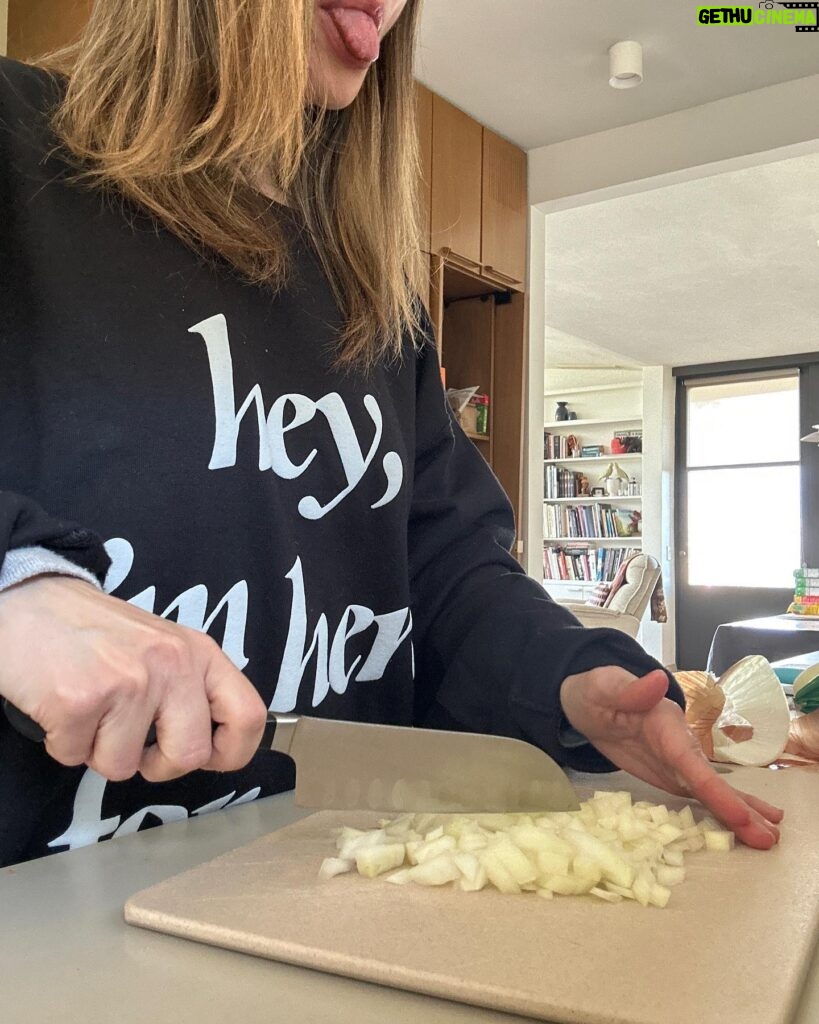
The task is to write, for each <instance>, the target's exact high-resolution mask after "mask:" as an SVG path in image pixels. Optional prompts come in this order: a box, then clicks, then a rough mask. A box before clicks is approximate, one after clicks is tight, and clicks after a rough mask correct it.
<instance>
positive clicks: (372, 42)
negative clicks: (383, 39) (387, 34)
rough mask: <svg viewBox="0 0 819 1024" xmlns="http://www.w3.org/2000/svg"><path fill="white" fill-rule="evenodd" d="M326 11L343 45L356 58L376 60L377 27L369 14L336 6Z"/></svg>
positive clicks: (377, 47)
mask: <svg viewBox="0 0 819 1024" xmlns="http://www.w3.org/2000/svg"><path fill="white" fill-rule="evenodd" d="M328 13H329V14H330V17H331V18H332V19H333V22H334V23H335V26H336V28H337V29H338V32H339V35H340V36H341V38H342V40H343V41H344V45H345V46H346V47H347V49H348V50H349V51H350V53H351V54H352V56H353V57H355V58H356V60H366V61H370V62H372V61H374V60H378V51H379V41H378V29H377V28H376V27H375V22H374V21H373V19H372V18H371V17H370V16H369V14H365V13H364V11H354V10H351V9H350V8H349V7H347V8H344V7H336V8H334V9H333V10H331V11H329V12H328Z"/></svg>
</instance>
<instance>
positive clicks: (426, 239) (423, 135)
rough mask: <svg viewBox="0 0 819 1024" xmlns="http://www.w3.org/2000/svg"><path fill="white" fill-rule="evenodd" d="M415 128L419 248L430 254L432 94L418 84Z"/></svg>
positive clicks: (416, 86) (416, 84)
mask: <svg viewBox="0 0 819 1024" xmlns="http://www.w3.org/2000/svg"><path fill="white" fill-rule="evenodd" d="M415 126H416V129H417V132H418V149H419V151H420V157H421V179H420V181H419V182H418V193H419V195H418V205H419V207H420V213H421V248H422V249H423V251H424V252H432V246H431V244H430V227H429V217H430V206H431V200H432V93H431V92H430V91H429V89H427V88H426V86H423V85H421V83H420V82H416V83H415Z"/></svg>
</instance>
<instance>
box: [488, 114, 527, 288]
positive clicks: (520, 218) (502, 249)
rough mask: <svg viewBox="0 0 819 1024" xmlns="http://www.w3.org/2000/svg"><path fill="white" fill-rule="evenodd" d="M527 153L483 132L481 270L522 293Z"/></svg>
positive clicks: (524, 262)
mask: <svg viewBox="0 0 819 1024" xmlns="http://www.w3.org/2000/svg"><path fill="white" fill-rule="evenodd" d="M526 178H527V167H526V153H525V152H524V151H523V150H522V149H519V148H518V147H517V146H515V145H513V144H512V143H511V142H507V140H506V139H503V138H501V136H500V135H496V134H495V133H494V132H491V131H490V130H489V129H488V128H484V130H483V162H482V185H481V267H482V273H483V274H484V276H486V277H492V278H493V279H495V280H498V281H499V282H500V283H501V284H505V285H507V286H508V287H510V288H516V289H518V290H520V291H522V290H523V289H524V281H525V280H526V226H527V219H528V218H527V211H528V197H527V181H526Z"/></svg>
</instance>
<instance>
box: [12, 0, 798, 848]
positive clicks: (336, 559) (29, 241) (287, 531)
mask: <svg viewBox="0 0 819 1024" xmlns="http://www.w3.org/2000/svg"><path fill="white" fill-rule="evenodd" d="M418 9H419V5H418V4H417V3H415V2H413V0H409V2H406V0H317V2H315V3H314V2H313V0H300V2H297V0H288V2H286V3H285V2H282V0H278V2H277V0H268V2H260V3H252V4H251V3H247V2H244V0H204V2H203V0H106V2H105V3H104V4H97V5H96V8H95V10H94V13H93V16H92V19H91V23H90V25H89V27H88V30H87V32H86V33H85V35H84V37H83V39H82V40H81V41H80V43H79V44H78V45H77V47H76V48H74V49H73V50H71V51H68V52H66V53H64V54H61V55H58V57H57V58H55V59H54V60H53V61H52V68H53V71H54V73H48V72H47V71H45V70H42V69H36V68H29V67H24V66H21V65H17V64H13V63H10V62H4V63H3V65H2V79H0V129H1V130H0V207H2V215H3V218H4V224H5V225H6V227H5V228H4V231H3V234H2V239H0V388H2V394H0V486H2V488H3V493H2V496H1V497H2V500H0V517H2V525H3V529H2V532H0V536H2V537H3V538H4V548H3V551H2V552H0V553H1V554H4V555H5V558H4V562H3V568H2V576H1V577H0V587H2V592H1V593H0V651H2V659H0V694H2V696H3V697H5V698H6V699H7V700H9V701H10V702H11V703H13V704H15V705H17V706H18V707H19V708H20V709H22V710H23V711H24V712H26V713H27V714H29V715H30V716H31V717H32V718H34V719H35V720H36V721H37V722H38V723H39V724H40V725H41V726H42V727H43V729H44V730H45V732H46V735H47V739H46V744H45V747H44V748H43V747H40V746H36V745H34V744H32V743H31V742H29V741H27V740H25V739H23V738H22V737H21V736H20V735H19V734H17V733H16V732H15V731H14V730H13V729H11V727H10V726H9V725H8V723H6V722H5V721H3V722H2V723H0V801H2V806H0V822H2V831H1V832H0V835H2V839H0V861H2V862H3V863H12V862H14V861H19V860H23V859H25V858H30V857H36V856H40V855H43V854H45V853H48V852H53V851H57V850H63V849H71V848H74V847H76V846H81V845H83V844H85V843H91V842H96V841H99V840H101V839H105V838H109V837H111V836H115V835H123V834H127V833H129V832H133V831H136V830H138V829H140V828H143V827H147V826H149V825H153V824H158V823H161V822H164V821H169V820H174V819H176V818H182V817H186V816H188V815H190V814H201V813H204V812H205V811H209V810H214V809H217V808H220V807H223V806H225V805H227V804H230V803H236V802H240V801H245V800H250V799H253V798H254V797H256V796H258V795H265V794H269V793H273V792H276V791H279V790H281V789H283V788H287V787H289V786H291V785H292V781H293V779H292V765H291V764H290V762H289V761H288V760H286V759H284V758H281V757H279V756H278V755H276V754H273V753H270V752H265V753H256V746H257V744H258V742H259V737H260V734H261V730H262V726H263V721H264V716H265V709H266V707H269V708H271V709H273V710H274V711H293V710H295V711H297V712H302V713H307V712H313V713H316V714H319V715H322V716H327V717H337V718H347V719H359V720H365V721H383V722H393V723H404V724H410V723H415V724H427V725H435V726H439V727H451V728H466V729H471V730H475V731H490V732H497V733H505V734H508V735H513V736H520V737H523V738H525V739H528V740H530V741H531V742H534V743H537V744H539V745H540V746H541V747H542V748H543V749H545V750H547V751H548V752H549V753H550V754H552V755H553V756H555V757H556V758H558V759H559V760H560V761H561V762H562V763H564V764H567V765H571V766H574V767H578V768H585V769H592V770H606V769H609V768H611V762H613V763H614V764H617V765H620V766H622V767H624V768H626V769H628V770H630V771H633V772H634V773H635V774H637V775H640V776H642V777H643V778H645V779H648V780H649V781H651V782H654V783H657V784H658V785H660V786H663V787H664V788H666V789H668V790H671V791H672V792H687V793H693V794H694V795H696V796H697V797H699V798H700V799H701V800H703V802H704V803H706V804H707V805H708V806H709V807H710V808H711V809H712V810H713V811H714V812H715V813H716V814H717V815H718V816H719V817H720V818H721V819H722V820H723V821H724V822H725V823H726V824H727V825H728V826H729V827H731V828H733V829H734V830H735V831H736V832H737V834H738V835H739V837H740V838H741V839H743V840H744V841H745V842H747V843H749V844H751V845H753V846H758V847H762V848H767V847H769V846H771V845H772V844H773V843H774V842H776V840H777V838H778V831H777V828H776V822H778V821H779V819H780V817H781V814H780V812H778V811H777V810H776V809H774V808H771V807H769V806H768V805H767V804H764V803H763V802H761V801H759V800H756V799H754V798H752V797H743V796H742V795H740V794H737V793H735V792H734V791H733V790H732V789H731V788H730V787H729V786H728V785H727V784H725V783H724V782H723V781H722V780H721V779H720V778H719V777H718V776H717V775H715V774H714V772H713V771H712V770H711V768H710V767H709V766H708V764H707V762H706V761H705V760H704V758H703V757H702V754H701V753H700V752H699V751H698V749H697V747H696V743H695V741H694V740H693V738H692V737H691V735H690V733H689V732H688V730H687V729H686V727H685V723H684V718H683V715H682V712H681V710H680V707H679V706H678V705H679V704H680V703H681V697H680V694H679V691H678V690H677V688H676V686H675V685H674V684H673V683H672V684H671V685H670V684H669V679H668V677H667V676H666V675H665V673H664V672H663V671H662V670H660V669H659V667H658V666H657V665H656V663H655V662H653V661H652V659H650V658H649V657H648V656H647V655H646V654H645V653H644V652H643V651H642V650H641V649H640V648H639V647H638V646H637V645H636V644H635V643H633V642H632V641H631V640H629V639H628V638H627V637H625V636H624V635H623V634H620V633H617V632H614V631H608V630H584V629H582V628H580V627H579V626H578V624H577V623H576V621H575V620H574V619H573V617H572V616H571V615H570V614H569V613H568V612H567V611H566V610H565V609H562V608H560V607H559V606H557V605H555V604H553V603H552V602H550V601H549V600H548V598H547V597H546V595H545V594H544V593H543V591H542V589H541V588H540V587H539V586H538V585H537V584H536V583H535V582H534V581H532V580H529V579H527V578H526V577H525V576H524V575H523V573H522V572H521V570H520V567H519V566H518V565H517V563H516V562H515V561H514V559H512V557H511V556H510V555H509V552H508V549H509V545H510V543H511V540H512V538H513V524H512V521H511V515H510V510H509V507H508V503H507V502H506V500H505V499H504V497H503V495H502V493H501V492H500V489H499V488H498V485H497V483H496V481H495V480H494V478H493V477H492V475H491V473H489V471H488V470H487V468H486V466H485V463H484V462H483V460H482V459H481V457H480V455H478V454H477V452H476V451H475V449H474V447H473V446H472V445H471V444H470V442H469V441H468V440H466V439H465V437H464V436H463V434H462V433H461V431H460V430H459V429H458V428H457V427H456V426H455V425H454V424H453V422H452V419H451V417H450V415H449V412H448V409H447V406H446V402H445V399H444V396H443V393H442V389H441V385H440V377H439V369H438V366H437V364H436V358H435V350H434V346H433V345H432V344H431V343H430V336H429V335H430V332H429V325H428V322H427V320H426V318H425V317H424V315H423V313H422V312H421V311H420V309H419V307H418V305H417V304H416V303H415V301H414V299H413V293H412V290H411V288H410V284H409V281H410V278H411V272H412V268H411V262H412V254H413V253H415V252H417V250H418V244H417V231H416V221H415V215H414V212H413V210H414V207H413V202H412V195H413V187H414V180H415V177H416V159H415V157H416V154H415V143H414V135H413V130H412V116H413V115H412V102H413V101H412V88H411V84H412V82H411V65H412V43H413V37H414V33H415V27H416V23H417V19H418V13H419V10H418ZM101 540H102V541H104V542H105V546H104V548H103V546H102V543H101ZM103 581H104V583H105V591H104V592H103V591H102V590H101V589H99V584H100V583H102V582H103ZM208 634H212V635H213V636H214V637H216V638H218V640H219V643H218V644H217V643H216V641H215V640H212V639H210V638H209V636H208ZM637 677H640V678H637ZM666 691H668V693H669V697H666V696H665V695H666ZM212 722H215V723H217V725H218V727H217V728H216V730H215V732H213V733H212V731H211V723H212ZM151 723H155V725H156V730H157V742H156V743H155V744H153V745H151V746H149V747H148V748H147V749H144V748H143V745H144V740H145V736H146V733H147V731H148V729H149V727H150V725H151Z"/></svg>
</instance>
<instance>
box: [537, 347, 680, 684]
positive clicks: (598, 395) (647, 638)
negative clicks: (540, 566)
mask: <svg viewBox="0 0 819 1024" xmlns="http://www.w3.org/2000/svg"><path fill="white" fill-rule="evenodd" d="M674 383H675V382H674V380H673V378H672V375H671V370H670V369H669V368H668V367H665V366H647V367H640V368H636V367H635V368H634V370H633V371H632V370H623V369H620V368H617V369H614V368H606V369H605V370H601V368H599V367H594V366H588V367H575V368H568V367H555V368H552V369H549V368H547V370H546V387H545V389H544V409H543V427H544V430H547V431H549V432H550V433H552V434H561V435H563V436H567V435H569V434H574V435H575V436H576V437H577V438H578V439H579V441H580V444H581V446H582V445H594V444H602V445H603V446H604V454H603V455H601V456H598V457H596V458H590V457H586V458H585V459H583V458H577V459H574V458H568V459H549V460H547V459H544V460H543V463H542V465H543V473H544V480H545V474H546V473H547V472H549V467H553V466H557V467H558V468H566V469H569V470H573V471H575V472H578V473H582V474H583V475H584V476H586V477H588V480H589V490H591V489H592V488H593V487H605V484H604V483H602V482H601V481H600V480H599V477H600V476H601V475H602V473H603V471H604V470H605V469H606V468H607V466H608V464H609V463H610V462H617V463H619V464H620V466H621V467H622V468H623V469H624V470H625V471H626V473H627V474H628V476H629V477H631V476H634V477H635V478H636V480H637V481H638V482H639V485H640V486H639V490H640V494H639V495H628V494H623V495H616V496H615V495H608V494H606V495H602V496H597V495H591V494H589V495H584V496H582V497H581V496H577V497H562V498H551V499H546V498H545V496H544V497H543V499H542V500H543V505H542V508H543V510H544V512H545V510H546V506H547V505H552V506H553V508H554V509H555V510H557V509H562V508H565V507H566V506H573V505H574V506H580V507H585V508H587V507H589V506H590V507H591V508H592V509H595V510H596V509H597V508H599V506H600V505H603V506H605V505H608V506H610V507H611V508H612V509H615V510H620V512H623V511H627V510H632V509H633V510H636V511H639V512H640V513H641V515H642V521H641V524H640V526H641V535H640V536H638V537H617V538H614V537H612V538H607V539H606V540H604V541H601V540H596V539H591V538H582V537H577V538H569V539H566V538H546V539H544V542H543V543H544V548H546V547H550V546H551V547H552V548H555V547H559V546H560V547H564V548H571V547H575V548H576V547H577V546H578V545H584V544H588V545H589V548H590V549H591V550H595V549H598V548H607V549H610V548H617V547H620V548H623V549H624V550H625V551H627V552H638V551H644V552H645V553H646V554H649V555H652V556H653V557H654V558H656V559H657V560H658V561H659V562H660V565H661V567H662V571H663V582H664V586H665V598H666V604H667V606H668V618H669V621H668V622H667V623H657V622H652V621H650V618H649V616H648V614H646V616H645V618H644V620H643V623H642V627H641V630H640V635H639V639H640V642H641V643H642V644H643V645H644V646H645V648H646V650H648V651H649V652H650V653H651V654H653V655H654V656H655V657H656V658H658V659H659V660H660V661H661V662H662V663H663V664H666V665H670V664H673V663H674V661H675V650H674V629H675V624H674V614H675V611H674V604H675V602H674V576H675V573H674V553H673V545H674V538H673V490H674V412H675V409H674V394H675V387H674ZM558 385H559V386H558ZM559 400H560V401H565V402H567V403H568V409H569V410H570V411H573V412H574V413H575V414H576V416H577V418H576V419H574V420H555V418H554V416H555V403H556V402H557V401H559ZM632 429H641V430H642V436H643V444H642V453H641V454H636V453H635V454H627V455H612V454H610V452H611V440H612V437H613V434H614V432H615V431H616V430H623V431H627V430H632ZM533 434H534V432H533ZM536 436H537V435H536V434H534V436H533V439H532V440H533V443H537V444H538V445H539V444H540V441H539V439H537V441H536V442H535V438H536ZM536 454H537V453H533V456H534V455H536ZM552 472H553V471H552ZM544 494H545V492H544ZM587 514H588V513H587ZM541 518H542V519H543V520H544V523H542V524H541V525H542V527H545V518H546V517H545V515H544V516H542V517H541ZM559 522H560V519H559V518H558V524H559ZM542 532H543V533H544V534H545V532H546V530H545V528H544V529H543V531H542ZM556 532H558V533H564V532H565V531H564V530H558V531H556ZM543 586H544V588H545V589H546V590H547V591H548V593H549V594H551V596H552V597H554V598H556V599H557V600H566V601H585V600H588V598H589V597H590V596H591V594H592V592H593V590H594V588H595V586H596V583H595V582H594V581H591V580H583V579H574V580H572V579H569V580H560V579H556V580H553V579H545V578H544V579H543Z"/></svg>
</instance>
